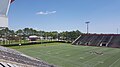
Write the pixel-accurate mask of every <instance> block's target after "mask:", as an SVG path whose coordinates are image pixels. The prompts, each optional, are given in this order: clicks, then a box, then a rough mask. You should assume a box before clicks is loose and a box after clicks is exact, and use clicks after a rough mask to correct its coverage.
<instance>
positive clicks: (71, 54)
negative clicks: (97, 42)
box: [10, 43, 120, 67]
mask: <svg viewBox="0 0 120 67" xmlns="http://www.w3.org/2000/svg"><path fill="white" fill-rule="evenodd" d="M10 48H13V49H16V50H18V51H20V52H23V53H25V54H27V55H29V56H32V57H34V58H38V59H42V60H44V61H46V62H48V63H51V64H55V65H57V66H58V67H119V66H120V49H117V48H105V47H89V46H74V45H70V44H65V43H49V44H36V45H26V46H21V47H20V48H19V47H18V46H15V47H10Z"/></svg>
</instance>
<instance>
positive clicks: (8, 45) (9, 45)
mask: <svg viewBox="0 0 120 67" xmlns="http://www.w3.org/2000/svg"><path fill="white" fill-rule="evenodd" d="M46 43H70V42H66V41H48V42H31V43H22V44H21V45H22V46H24V45H33V44H46ZM1 46H5V47H11V46H19V44H7V45H1Z"/></svg>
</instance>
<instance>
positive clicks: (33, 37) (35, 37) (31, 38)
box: [29, 35, 38, 42]
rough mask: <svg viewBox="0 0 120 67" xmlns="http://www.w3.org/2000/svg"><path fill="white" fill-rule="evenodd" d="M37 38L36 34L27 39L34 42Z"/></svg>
mask: <svg viewBox="0 0 120 67" xmlns="http://www.w3.org/2000/svg"><path fill="white" fill-rule="evenodd" d="M37 39H38V36H36V35H32V36H29V40H30V41H31V42H35V41H37Z"/></svg>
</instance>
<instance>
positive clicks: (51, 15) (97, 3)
mask: <svg viewBox="0 0 120 67" xmlns="http://www.w3.org/2000/svg"><path fill="white" fill-rule="evenodd" d="M8 17H9V28H10V29H14V30H18V29H23V28H26V27H28V28H34V29H37V30H44V31H59V32H61V31H72V30H80V31H81V32H83V33H86V24H85V22H88V21H89V22H90V23H89V32H90V33H109V34H111V33H117V29H118V31H119V33H120V0H15V2H13V3H12V4H11V7H10V10H9V14H8Z"/></svg>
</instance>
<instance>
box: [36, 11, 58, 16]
mask: <svg viewBox="0 0 120 67" xmlns="http://www.w3.org/2000/svg"><path fill="white" fill-rule="evenodd" d="M56 12H57V11H51V12H50V11H45V12H43V11H40V12H37V13H36V14H37V15H48V14H54V13H56Z"/></svg>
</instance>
